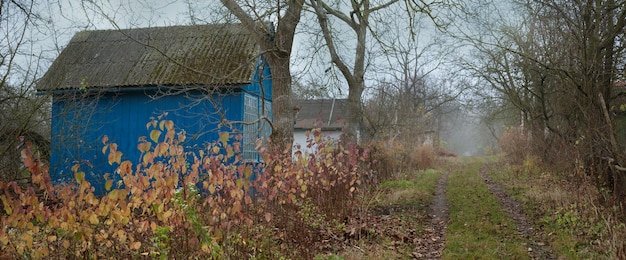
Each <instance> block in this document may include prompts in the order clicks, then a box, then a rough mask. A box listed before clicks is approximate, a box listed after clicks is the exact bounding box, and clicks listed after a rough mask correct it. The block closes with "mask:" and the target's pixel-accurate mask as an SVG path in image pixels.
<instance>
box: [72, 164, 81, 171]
mask: <svg viewBox="0 0 626 260" xmlns="http://www.w3.org/2000/svg"><path fill="white" fill-rule="evenodd" d="M78 168H80V164H78V163H77V164H74V165H73V166H72V172H76V171H78Z"/></svg>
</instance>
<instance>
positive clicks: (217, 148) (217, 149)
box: [213, 146, 220, 154]
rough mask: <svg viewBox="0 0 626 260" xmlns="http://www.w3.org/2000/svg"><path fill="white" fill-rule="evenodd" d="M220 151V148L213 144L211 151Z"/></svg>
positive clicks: (216, 152)
mask: <svg viewBox="0 0 626 260" xmlns="http://www.w3.org/2000/svg"><path fill="white" fill-rule="evenodd" d="M219 152H220V148H219V147H217V146H213V153H214V154H218V153H219Z"/></svg>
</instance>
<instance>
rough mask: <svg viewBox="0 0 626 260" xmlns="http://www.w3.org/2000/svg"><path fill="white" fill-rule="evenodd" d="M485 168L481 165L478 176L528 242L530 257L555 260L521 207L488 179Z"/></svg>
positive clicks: (485, 166)
mask: <svg viewBox="0 0 626 260" xmlns="http://www.w3.org/2000/svg"><path fill="white" fill-rule="evenodd" d="M487 167H488V166H487V165H483V166H482V167H481V168H480V176H481V177H482V178H483V180H484V181H485V183H486V184H487V187H489V190H490V191H491V193H493V195H495V196H496V197H497V198H498V200H499V201H500V205H501V206H502V208H503V209H504V211H505V212H506V213H507V214H508V215H509V217H510V218H511V219H513V221H514V222H515V226H516V228H517V231H518V232H519V233H520V234H521V235H522V236H523V237H524V238H525V239H526V240H527V241H528V253H529V254H530V257H531V258H532V259H556V257H554V254H553V253H552V252H551V250H550V248H549V246H548V245H546V243H544V242H542V241H541V239H540V235H539V232H537V231H536V230H535V229H534V228H533V227H532V225H531V224H530V222H529V221H528V219H527V218H526V215H525V214H524V211H523V209H522V206H521V205H520V204H519V203H518V202H517V201H515V200H514V199H513V198H511V197H510V196H509V195H508V194H507V193H506V192H505V191H504V190H502V189H501V188H500V187H499V186H498V184H496V183H495V182H494V181H492V180H490V179H489V176H487Z"/></svg>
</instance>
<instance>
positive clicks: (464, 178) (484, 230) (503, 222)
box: [442, 160, 530, 259]
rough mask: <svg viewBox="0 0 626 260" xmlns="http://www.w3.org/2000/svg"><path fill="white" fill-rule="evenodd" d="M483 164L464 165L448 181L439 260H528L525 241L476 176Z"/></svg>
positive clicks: (476, 162) (467, 163) (470, 163)
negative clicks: (446, 215) (446, 218)
mask: <svg viewBox="0 0 626 260" xmlns="http://www.w3.org/2000/svg"><path fill="white" fill-rule="evenodd" d="M483 163H484V160H480V161H478V160H476V161H473V162H466V164H465V167H464V168H463V169H460V170H457V171H454V172H452V173H451V174H450V176H449V178H448V187H447V192H446V196H447V197H446V199H447V201H448V205H449V215H450V221H449V224H448V229H447V231H446V245H445V249H444V252H443V257H442V259H529V258H530V257H529V255H528V252H527V251H526V250H527V246H526V244H525V241H524V239H522V238H521V237H520V236H519V235H518V233H517V231H516V230H515V226H514V223H513V221H512V220H511V219H510V218H509V217H508V215H507V214H506V212H504V211H503V210H502V208H501V207H500V204H499V202H498V199H497V198H496V197H495V196H493V195H492V194H491V193H490V192H489V189H488V188H487V186H486V184H485V183H484V182H483V180H482V178H480V176H479V173H478V170H479V168H480V166H481V165H482V164H483Z"/></svg>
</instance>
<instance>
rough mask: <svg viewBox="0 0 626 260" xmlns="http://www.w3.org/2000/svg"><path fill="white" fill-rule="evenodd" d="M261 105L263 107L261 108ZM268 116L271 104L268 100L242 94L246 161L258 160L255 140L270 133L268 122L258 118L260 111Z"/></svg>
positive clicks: (270, 111) (244, 157)
mask: <svg viewBox="0 0 626 260" xmlns="http://www.w3.org/2000/svg"><path fill="white" fill-rule="evenodd" d="M261 107H263V108H264V109H261ZM263 112H264V114H265V115H266V116H268V117H270V116H271V114H272V104H271V102H269V101H267V100H266V101H265V102H263V100H261V99H259V98H258V97H256V96H253V95H250V94H244V114H243V120H244V122H245V123H244V125H243V159H244V160H246V161H260V160H261V158H260V156H259V153H258V152H257V151H256V149H255V148H256V142H257V140H258V139H259V138H263V139H265V138H267V137H268V136H269V135H270V133H271V128H270V125H269V123H267V121H265V120H259V119H260V118H261V113H263Z"/></svg>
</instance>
